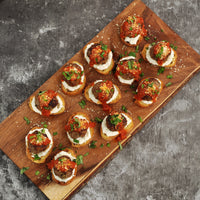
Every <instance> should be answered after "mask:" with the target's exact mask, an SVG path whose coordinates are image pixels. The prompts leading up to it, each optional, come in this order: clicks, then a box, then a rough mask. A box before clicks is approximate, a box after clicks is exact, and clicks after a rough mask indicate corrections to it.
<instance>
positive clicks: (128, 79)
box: [115, 56, 141, 85]
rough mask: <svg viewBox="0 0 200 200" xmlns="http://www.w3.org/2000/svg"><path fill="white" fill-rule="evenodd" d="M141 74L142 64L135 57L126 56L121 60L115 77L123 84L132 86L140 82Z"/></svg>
mask: <svg viewBox="0 0 200 200" xmlns="http://www.w3.org/2000/svg"><path fill="white" fill-rule="evenodd" d="M140 74H141V67H140V63H139V62H137V61H136V60H135V57H133V56H126V57H123V58H121V59H120V60H119V62H118V64H117V68H116V72H115V76H116V77H117V79H118V80H119V82H121V83H122V84H127V85H131V84H132V83H133V82H134V81H139V77H140Z"/></svg>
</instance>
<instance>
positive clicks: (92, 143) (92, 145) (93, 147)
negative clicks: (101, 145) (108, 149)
mask: <svg viewBox="0 0 200 200" xmlns="http://www.w3.org/2000/svg"><path fill="white" fill-rule="evenodd" d="M96 142H97V141H95V140H92V142H91V143H90V144H89V148H91V149H95V148H96V144H95V143H96Z"/></svg>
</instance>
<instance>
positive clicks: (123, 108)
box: [122, 105, 127, 113]
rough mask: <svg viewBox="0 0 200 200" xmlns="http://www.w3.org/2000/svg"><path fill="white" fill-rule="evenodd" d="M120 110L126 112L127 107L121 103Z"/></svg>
mask: <svg viewBox="0 0 200 200" xmlns="http://www.w3.org/2000/svg"><path fill="white" fill-rule="evenodd" d="M122 110H123V111H124V112H125V113H127V108H126V107H125V106H124V105H122Z"/></svg>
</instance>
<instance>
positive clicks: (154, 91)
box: [134, 77, 163, 107]
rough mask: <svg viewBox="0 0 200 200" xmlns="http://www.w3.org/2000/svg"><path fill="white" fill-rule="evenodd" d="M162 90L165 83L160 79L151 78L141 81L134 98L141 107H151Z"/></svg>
mask: <svg viewBox="0 0 200 200" xmlns="http://www.w3.org/2000/svg"><path fill="white" fill-rule="evenodd" d="M162 88H163V83H162V81H161V80H160V79H158V78H153V77H149V78H145V79H143V80H141V81H140V83H139V85H138V87H137V90H136V95H135V96H134V99H135V103H136V104H137V105H139V106H141V107H148V106H150V105H151V104H152V103H153V102H156V101H157V98H158V96H159V95H160V93H161V91H162Z"/></svg>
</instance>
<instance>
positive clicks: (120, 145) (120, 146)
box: [118, 141, 123, 150]
mask: <svg viewBox="0 0 200 200" xmlns="http://www.w3.org/2000/svg"><path fill="white" fill-rule="evenodd" d="M118 144H119V148H120V150H122V149H123V147H122V144H121V142H120V141H119V142H118Z"/></svg>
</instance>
